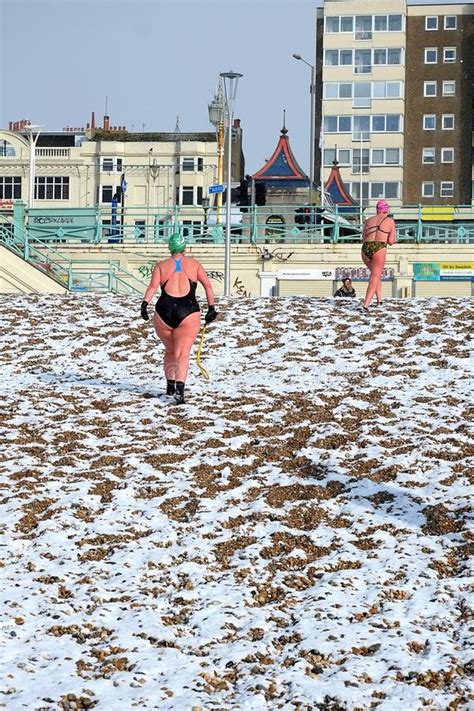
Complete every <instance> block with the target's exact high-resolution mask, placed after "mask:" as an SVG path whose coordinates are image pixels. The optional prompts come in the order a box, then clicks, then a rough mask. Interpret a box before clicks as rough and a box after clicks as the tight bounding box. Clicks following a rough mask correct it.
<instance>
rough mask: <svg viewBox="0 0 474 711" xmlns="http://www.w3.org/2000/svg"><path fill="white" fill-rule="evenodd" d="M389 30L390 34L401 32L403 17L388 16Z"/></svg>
mask: <svg viewBox="0 0 474 711" xmlns="http://www.w3.org/2000/svg"><path fill="white" fill-rule="evenodd" d="M388 29H389V31H390V32H401V31H402V16H401V15H389V16H388Z"/></svg>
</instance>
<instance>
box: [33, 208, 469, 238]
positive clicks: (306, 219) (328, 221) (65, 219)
mask: <svg viewBox="0 0 474 711" xmlns="http://www.w3.org/2000/svg"><path fill="white" fill-rule="evenodd" d="M33 212H34V216H33ZM82 212H83V213H84V216H83V217H81V214H82V213H81V209H71V210H68V209H63V210H59V209H55V210H54V213H55V214H54V216H53V217H48V215H49V214H50V213H51V211H48V210H47V209H46V208H45V209H36V208H35V210H34V211H32V215H31V216H29V215H28V211H27V210H25V211H24V220H23V222H24V225H25V227H26V229H27V232H28V238H29V239H31V238H34V239H35V240H36V242H37V243H40V242H41V243H57V244H64V245H68V244H78V243H82V244H100V245H103V244H110V245H114V244H115V245H121V244H122V245H127V244H133V245H136V244H142V245H153V244H164V243H166V241H167V240H168V238H169V236H170V235H171V234H173V233H174V232H177V231H179V232H180V233H181V234H184V235H185V236H186V238H187V240H188V242H189V243H191V244H193V243H194V244H223V243H224V241H225V232H226V212H225V208H224V209H223V210H222V211H221V213H220V214H219V215H218V214H217V213H216V210H215V208H211V209H206V210H203V208H202V207H200V206H175V207H173V208H165V207H157V208H141V207H125V208H124V210H123V211H122V210H121V209H120V208H119V209H118V210H117V213H116V214H115V217H114V216H113V215H112V211H111V208H110V207H104V206H102V207H100V208H96V209H94V210H91V208H85V209H83V211H82ZM86 213H87V214H86ZM42 215H44V216H43V217H42ZM393 216H394V218H395V222H396V226H397V238H398V241H399V242H411V243H418V244H420V243H445V242H452V243H460V244H463V243H473V242H474V208H473V207H472V206H430V207H426V206H421V205H412V206H403V207H394V208H393ZM114 219H115V220H116V222H115V224H112V221H113V220H114ZM81 220H82V224H81ZM230 235H231V241H232V242H233V243H235V244H245V243H253V244H257V243H274V242H277V243H286V244H298V243H305V244H307V243H310V244H338V243H347V242H348V243H351V242H360V239H361V225H360V221H359V213H358V212H355V213H352V214H351V213H347V212H345V211H344V208H338V207H337V206H335V207H334V209H331V208H321V207H319V206H313V207H311V208H309V207H308V206H301V207H298V206H294V205H291V206H288V205H272V206H269V205H266V206H261V207H257V206H255V207H247V208H239V207H234V206H233V207H232V211H231V229H230Z"/></svg>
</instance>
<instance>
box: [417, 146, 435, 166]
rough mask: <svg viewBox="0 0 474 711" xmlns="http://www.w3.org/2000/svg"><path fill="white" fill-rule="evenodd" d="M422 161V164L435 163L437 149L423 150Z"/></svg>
mask: <svg viewBox="0 0 474 711" xmlns="http://www.w3.org/2000/svg"><path fill="white" fill-rule="evenodd" d="M421 160H422V163H434V162H435V160H436V149H435V148H423V151H422V158H421Z"/></svg>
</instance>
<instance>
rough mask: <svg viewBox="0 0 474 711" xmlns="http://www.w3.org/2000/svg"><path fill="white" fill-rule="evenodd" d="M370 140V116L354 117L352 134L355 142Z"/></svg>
mask: <svg viewBox="0 0 474 711" xmlns="http://www.w3.org/2000/svg"><path fill="white" fill-rule="evenodd" d="M369 139H370V116H354V127H353V133H352V140H353V141H368V140H369Z"/></svg>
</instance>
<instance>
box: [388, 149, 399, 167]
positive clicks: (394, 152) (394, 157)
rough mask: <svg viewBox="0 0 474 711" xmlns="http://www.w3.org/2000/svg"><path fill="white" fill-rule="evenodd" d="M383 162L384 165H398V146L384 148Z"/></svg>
mask: <svg viewBox="0 0 474 711" xmlns="http://www.w3.org/2000/svg"><path fill="white" fill-rule="evenodd" d="M385 163H386V165H400V148H386V150H385Z"/></svg>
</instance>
